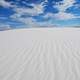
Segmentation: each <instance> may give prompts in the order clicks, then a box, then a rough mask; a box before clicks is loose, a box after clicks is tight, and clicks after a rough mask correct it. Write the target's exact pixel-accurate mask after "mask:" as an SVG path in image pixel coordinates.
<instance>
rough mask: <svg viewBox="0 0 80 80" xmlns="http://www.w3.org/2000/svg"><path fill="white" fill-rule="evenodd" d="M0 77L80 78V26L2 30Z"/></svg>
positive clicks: (6, 79) (11, 79) (12, 79)
mask: <svg viewBox="0 0 80 80" xmlns="http://www.w3.org/2000/svg"><path fill="white" fill-rule="evenodd" d="M0 80H80V29H79V28H40V29H39V28H37V29H36V28H34V29H19V30H8V31H1V32H0Z"/></svg>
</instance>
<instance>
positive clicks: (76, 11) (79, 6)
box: [0, 0, 80, 29]
mask: <svg viewBox="0 0 80 80" xmlns="http://www.w3.org/2000/svg"><path fill="white" fill-rule="evenodd" d="M72 26H73V27H74V26H80V0H0V29H2V28H3V29H13V28H32V27H72Z"/></svg>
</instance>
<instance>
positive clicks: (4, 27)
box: [0, 23, 11, 31]
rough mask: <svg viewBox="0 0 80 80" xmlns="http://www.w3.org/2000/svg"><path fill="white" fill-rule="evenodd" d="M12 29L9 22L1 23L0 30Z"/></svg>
mask: <svg viewBox="0 0 80 80" xmlns="http://www.w3.org/2000/svg"><path fill="white" fill-rule="evenodd" d="M9 29H11V26H10V25H9V24H2V23H0V31H2V30H9Z"/></svg>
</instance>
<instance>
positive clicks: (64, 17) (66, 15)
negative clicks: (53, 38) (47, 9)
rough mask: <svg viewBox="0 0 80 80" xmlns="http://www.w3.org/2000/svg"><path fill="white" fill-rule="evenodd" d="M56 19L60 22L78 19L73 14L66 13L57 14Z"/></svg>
mask: <svg viewBox="0 0 80 80" xmlns="http://www.w3.org/2000/svg"><path fill="white" fill-rule="evenodd" d="M55 17H56V18H57V19H60V20H68V19H72V18H76V16H74V15H73V14H71V13H65V12H59V13H57V14H55Z"/></svg>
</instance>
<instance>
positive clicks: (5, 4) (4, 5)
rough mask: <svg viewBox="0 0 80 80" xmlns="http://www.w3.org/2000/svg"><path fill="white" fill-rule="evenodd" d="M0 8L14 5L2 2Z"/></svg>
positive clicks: (0, 0) (1, 0) (3, 0)
mask: <svg viewBox="0 0 80 80" xmlns="http://www.w3.org/2000/svg"><path fill="white" fill-rule="evenodd" d="M0 6H2V7H12V6H13V5H12V4H11V3H10V2H7V1H5V0H0Z"/></svg>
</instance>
